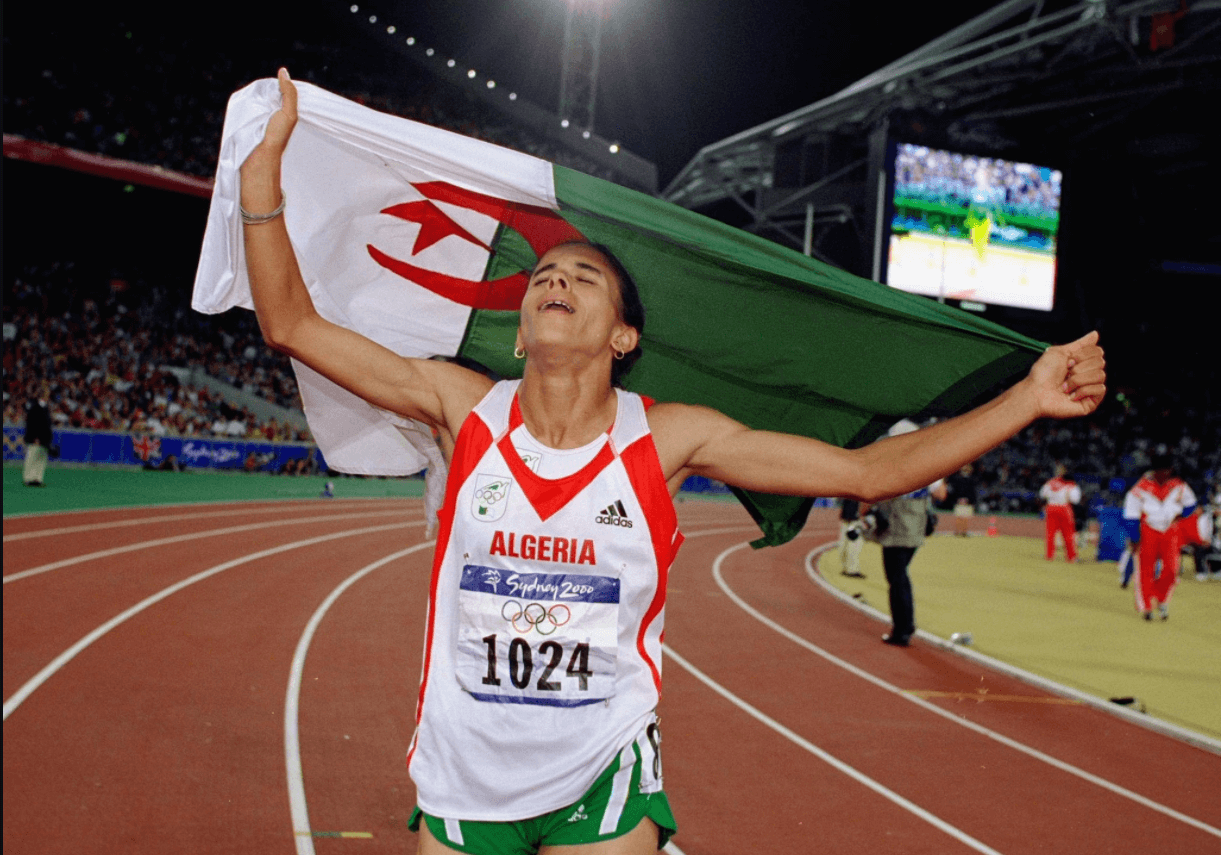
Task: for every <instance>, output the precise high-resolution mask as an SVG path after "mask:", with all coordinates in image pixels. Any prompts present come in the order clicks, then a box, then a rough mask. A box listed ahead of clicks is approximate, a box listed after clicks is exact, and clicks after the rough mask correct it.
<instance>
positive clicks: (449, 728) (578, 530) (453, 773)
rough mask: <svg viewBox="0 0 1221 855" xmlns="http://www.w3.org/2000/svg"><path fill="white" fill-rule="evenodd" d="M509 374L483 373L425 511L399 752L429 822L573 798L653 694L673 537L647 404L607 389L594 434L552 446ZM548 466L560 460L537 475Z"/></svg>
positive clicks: (646, 710)
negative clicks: (488, 386)
mask: <svg viewBox="0 0 1221 855" xmlns="http://www.w3.org/2000/svg"><path fill="white" fill-rule="evenodd" d="M519 385H520V383H519V381H505V382H501V383H498V384H496V386H494V387H493V388H492V390H491V391H490V392H489V393H488V395H487V396H486V397H485V398H484V399H483V400H482V401H481V402H480V403H479V405H478V406H476V407H475V409H474V410H472V411H471V414H470V416H469V417H468V418H467V420H466V421H465V422H464V423H463V425H462V429H461V431H460V433H459V435H458V439H457V442H456V444H455V448H454V455H453V460H452V461H451V462H450V473H449V482H448V485H447V488H446V496H445V504H444V507H443V508H442V510H441V514H440V523H441V526H440V532H439V535H438V538H437V553H436V560H435V562H434V564H433V574H432V586H431V590H430V596H429V616H428V624H427V637H426V639H425V650H424V674H423V679H422V682H421V685H420V701H419V706H418V708H417V711H416V733H415V737H414V739H413V740H412V747H411V750H410V752H409V753H408V768H409V771H410V773H411V777H412V780H413V781H414V782H415V784H416V790H417V801H418V803H419V806H420V809H421V810H423V811H424V812H425V813H427V814H430V815H432V816H436V817H442V818H452V819H464V820H478V821H496V822H504V821H516V820H522V819H528V818H530V817H534V816H538V815H540V814H544V813H548V812H550V811H554V810H558V809H560V808H562V807H565V806H567V805H569V804H572V803H573V802H574V801H576V800H577V799H579V798H580V797H581V795H582V794H583V793H584V792H585V791H586V790H587V789H589V787H590V786H591V785H592V783H593V781H594V779H595V778H596V777H597V776H598V774H599V773H600V772H602V770H604V769H605V768H606V767H607V766H608V765H610V763H611V762H612V760H613V759H614V758H615V757H616V756H617V755H618V754H619V752H620V750H621V749H622V748H623V747H624V746H625V745H627V744H628V743H630V742H631V741H633V740H634V739H635V738H636V737H637V736H638V735H639V734H640V733H641V732H642V731H643V729H644V728H645V727H646V726H647V725H648V723H649V722H650V721H652V720H653V715H654V709H655V707H656V706H657V701H658V698H659V695H660V691H661V635H662V626H663V622H664V621H663V618H664V610H665V593H666V575H667V573H668V571H669V569H670V565H671V564H672V563H673V561H674V556H675V554H676V553H677V551H678V547H679V545H680V544H681V543H682V539H683V538H682V535H681V534H680V533H679V531H678V519H677V516H676V514H675V511H674V503H673V501H672V499H671V496H670V492H669V489H668V488H667V486H666V482H665V478H664V477H663V475H662V471H661V464H660V462H659V461H658V459H657V451H656V448H655V447H654V445H653V439H652V436H651V435H650V433H649V427H648V422H647V421H646V418H645V408H646V407H645V402H644V401H643V400H642V399H641V398H640V396H638V395H634V394H632V393H629V392H624V391H621V390H617V394H618V411H617V414H616V418H615V424H614V426H613V427H612V428H611V430H610V431H609V432H608V434H606V435H604V436H603V437H602V439H601V440H599V441H598V442H596V443H595V444H593V445H591V446H588V447H587V448H586V449H579V450H577V451H575V452H565V451H555V452H552V450H550V449H548V448H547V447H546V446H543V445H542V444H541V443H539V442H538V441H537V440H535V439H533V438H532V437H529V435H528V433H527V432H526V428H525V426H524V425H523V424H522V419H521V412H520V410H519V409H518V404H517V387H518V386H519ZM515 437H516V438H518V440H519V444H520V445H521V446H522V450H519V449H518V447H517V445H515V443H514V438H515ZM552 453H553V454H554V455H555V456H556V457H557V458H563V457H566V458H567V460H566V461H565V460H557V461H549V460H548V458H549V456H550V455H551V454H552ZM574 455H575V458H574ZM557 465H558V467H559V468H560V471H564V470H565V469H569V470H572V471H568V472H567V474H564V475H562V476H561V477H542V476H541V475H539V474H537V473H538V472H544V473H548V474H555V471H556V468H557ZM573 467H575V469H574V468H573Z"/></svg>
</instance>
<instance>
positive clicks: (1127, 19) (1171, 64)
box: [662, 0, 1221, 278]
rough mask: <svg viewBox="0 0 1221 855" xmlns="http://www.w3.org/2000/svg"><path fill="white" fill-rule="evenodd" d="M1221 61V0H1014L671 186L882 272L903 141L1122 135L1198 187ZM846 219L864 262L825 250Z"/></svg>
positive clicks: (1029, 152) (747, 138)
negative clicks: (890, 177) (890, 160)
mask: <svg viewBox="0 0 1221 855" xmlns="http://www.w3.org/2000/svg"><path fill="white" fill-rule="evenodd" d="M883 17H884V16H883ZM1219 69H1221V0H1196V2H1188V1H1187V0H1135V2H1127V3H1124V2H1113V0H1077V2H1072V0H1007V2H1003V3H1000V4H999V5H997V6H995V7H994V8H992V9H991V10H989V11H987V12H985V13H983V14H981V15H979V16H977V17H975V18H973V19H972V20H970V21H967V22H966V23H964V24H962V25H961V26H959V27H957V28H955V29H953V30H951V31H949V32H947V33H945V34H944V35H943V36H941V37H939V38H937V39H934V40H933V41H931V42H929V43H928V44H926V45H924V46H923V47H921V48H919V49H918V50H915V51H913V52H911V53H909V54H907V55H906V56H903V57H901V58H900V59H898V60H896V61H894V62H892V63H890V64H889V65H887V66H885V67H883V68H880V69H878V70H877V71H876V72H874V73H873V74H870V75H868V76H867V77H865V78H863V79H861V80H859V81H857V82H856V83H854V84H852V85H851V86H848V87H847V88H845V89H843V90H842V91H840V92H837V93H835V94H834V95H831V96H830V97H827V98H824V99H822V100H821V101H818V102H815V103H813V104H810V105H808V106H806V107H803V108H801V109H799V110H795V111H793V112H791V113H788V114H786V115H783V116H779V117H777V118H775V119H773V120H771V121H769V122H765V123H764V124H761V125H759V126H757V127H754V128H750V129H749V130H746V131H743V132H741V133H738V134H735V135H733V136H731V137H728V138H726V139H724V140H721V141H719V142H716V143H713V144H711V145H708V146H706V147H704V148H703V149H701V150H700V151H699V153H698V154H697V155H696V156H695V157H694V158H693V159H692V160H691V162H690V163H688V164H687V166H686V167H684V168H683V169H682V170H681V172H680V173H679V174H678V175H677V176H676V177H675V178H674V179H673V181H671V182H670V184H669V186H668V187H666V189H665V190H664V191H663V193H662V195H663V197H664V198H665V199H667V200H669V201H671V202H674V203H677V204H680V205H682V206H684V207H687V208H691V209H697V210H709V209H717V210H718V215H723V214H724V213H725V212H726V211H727V210H728V211H730V212H733V213H732V216H730V217H729V218H728V219H730V221H734V222H735V224H736V225H740V226H742V227H744V228H746V229H748V230H750V231H753V232H755V233H758V234H760V235H763V236H765V237H769V238H771V239H774V240H776V241H777V242H780V243H785V244H788V245H791V246H795V247H796V248H799V249H804V250H805V251H807V252H808V253H810V254H813V255H815V256H819V257H822V258H823V259H824V260H827V261H831V262H832V263H837V264H840V266H848V267H849V268H850V269H851V268H855V269H856V272H858V273H863V274H864V275H869V273H870V272H871V269H872V272H874V275H875V278H876V272H877V270H878V258H879V254H880V251H881V244H880V234H881V228H880V217H881V211H882V198H881V193H882V189H883V188H882V186H881V184H882V171H883V170H884V167H885V164H884V163H883V162H882V161H883V158H884V157H885V153H886V145H887V142H888V141H891V140H903V141H907V142H913V143H920V144H928V145H940V146H941V147H945V148H953V149H956V150H960V151H967V152H972V153H976V154H983V155H991V156H1004V157H1018V158H1022V157H1024V156H1025V157H1034V156H1038V155H1045V156H1050V157H1052V158H1053V159H1055V160H1057V161H1058V162H1060V163H1063V162H1064V160H1065V159H1066V158H1067V159H1070V160H1078V161H1079V160H1080V159H1082V158H1083V157H1085V156H1086V155H1085V152H1088V151H1091V150H1098V149H1100V148H1102V147H1109V148H1116V141H1117V140H1118V141H1119V143H1118V148H1119V149H1120V150H1121V151H1123V152H1124V153H1125V154H1126V156H1128V157H1129V159H1136V160H1138V161H1140V162H1141V163H1142V164H1143V165H1144V166H1145V167H1147V168H1149V169H1151V170H1153V171H1154V172H1155V173H1157V174H1159V175H1161V176H1162V177H1163V179H1164V180H1165V181H1171V182H1175V183H1178V184H1190V183H1191V181H1192V176H1193V175H1197V174H1200V172H1201V171H1208V170H1210V169H1211V170H1215V169H1216V158H1217V155H1216V154H1215V152H1210V151H1209V149H1210V147H1211V146H1210V142H1209V140H1210V135H1214V133H1215V132H1213V131H1211V130H1210V128H1211V126H1213V125H1214V124H1215V116H1216V114H1217V108H1218V106H1221V97H1219V93H1221V74H1219V73H1218V72H1219ZM1211 138H1212V139H1213V141H1214V142H1215V136H1213V137H1211ZM722 218H725V217H724V216H722ZM844 224H848V225H849V226H850V227H851V228H852V229H853V231H854V232H855V242H856V244H857V256H858V257H857V259H856V262H857V263H855V264H854V263H848V264H845V263H844V259H843V258H842V257H841V258H840V259H839V260H836V261H833V260H832V259H830V258H827V257H826V256H825V255H823V253H822V252H821V251H820V244H821V243H822V239H823V238H824V237H825V235H826V233H827V232H828V231H829V230H831V229H834V228H835V227H837V226H838V227H840V228H841V230H842V228H843V226H844ZM852 242H853V241H848V243H852ZM832 243H833V242H832ZM840 249H841V250H842V247H840ZM1214 249H1216V248H1215V247H1214ZM849 254H850V255H851V254H852V253H851V252H850V253H849Z"/></svg>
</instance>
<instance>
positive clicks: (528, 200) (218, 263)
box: [193, 79, 1044, 544]
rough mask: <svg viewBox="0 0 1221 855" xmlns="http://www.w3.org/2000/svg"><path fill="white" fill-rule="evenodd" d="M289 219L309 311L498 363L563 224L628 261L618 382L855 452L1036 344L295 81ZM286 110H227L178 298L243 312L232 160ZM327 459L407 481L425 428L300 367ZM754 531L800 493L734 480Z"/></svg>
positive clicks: (1001, 372)
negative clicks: (764, 490)
mask: <svg viewBox="0 0 1221 855" xmlns="http://www.w3.org/2000/svg"><path fill="white" fill-rule="evenodd" d="M297 87H298V90H299V95H300V97H299V103H298V114H299V117H300V118H299V122H298V124H297V127H296V130H295V131H294V133H293V136H292V139H291V141H290V142H289V145H288V149H287V151H286V152H285V157H284V164H283V173H282V174H283V177H282V181H283V187H284V192H285V194H286V196H287V198H288V207H287V210H286V212H285V215H284V216H285V218H286V225H287V227H288V232H289V235H290V236H291V239H292V242H293V246H294V248H295V250H296V253H297V256H298V258H299V260H300V264H301V270H302V273H303V275H304V277H305V280H306V283H307V284H308V286H309V289H310V293H311V295H312V296H313V299H314V303H315V305H316V306H317V307H318V311H319V312H320V313H321V314H322V315H323V316H324V317H326V318H328V319H330V320H332V321H334V322H336V323H339V324H342V325H343V326H346V327H349V328H351V329H354V330H357V331H359V332H361V333H363V334H364V335H366V336H368V337H369V338H371V339H373V340H375V341H377V342H379V343H381V344H383V345H385V346H386V347H388V348H390V349H391V350H394V351H395V352H397V353H400V354H402V355H404V356H416V357H430V356H462V357H468V358H470V359H473V360H475V361H477V362H479V363H482V364H483V365H485V366H487V367H488V368H489V369H491V370H492V371H493V372H495V373H496V374H499V375H500V376H503V377H516V376H520V372H521V363H520V362H519V361H517V360H515V359H514V358H513V346H514V334H515V331H516V328H517V323H518V319H517V307H518V305H519V303H520V300H521V296H522V294H523V293H524V290H525V284H526V278H527V276H528V272H529V271H530V269H531V268H532V267H533V265H534V263H535V262H536V260H537V259H538V257H539V256H541V255H542V254H543V253H544V252H546V251H547V250H548V249H549V248H550V247H552V246H554V245H556V244H557V243H560V242H562V241H565V240H569V239H572V238H582V237H583V238H586V239H588V240H591V241H594V242H598V243H604V244H606V245H607V246H609V247H610V248H611V249H612V250H614V251H615V253H616V254H617V255H619V257H620V258H621V259H622V261H623V263H624V264H625V265H626V266H627V268H628V270H630V271H631V272H632V275H633V276H634V277H635V279H636V281H637V284H638V286H639V289H640V293H641V297H642V299H643V301H644V304H645V307H646V311H647V316H648V324H647V327H646V333H645V336H644V341H643V349H644V356H643V357H642V358H641V360H640V361H639V362H638V363H637V365H636V366H635V367H634V368H633V369H632V372H631V374H630V375H629V376H628V378H627V380H626V382H625V385H626V386H627V387H628V388H629V389H631V390H633V391H637V392H640V393H642V394H645V395H649V396H651V397H653V398H656V399H658V400H664V401H684V402H688V403H693V404H703V405H707V406H710V407H713V408H715V409H718V410H720V411H721V412H724V413H726V414H727V415H729V416H731V417H733V418H735V419H738V420H739V421H741V422H743V423H745V424H747V425H749V426H751V427H754V428H762V429H768V430H778V431H785V432H788V433H796V434H802V435H805V436H811V437H817V438H819V439H822V440H825V441H827V442H831V443H834V444H836V445H841V446H850V447H853V446H859V445H864V444H866V443H868V442H870V441H872V440H873V439H875V438H877V437H878V436H880V435H881V434H883V433H885V431H886V428H887V427H888V426H889V425H891V424H893V423H894V422H895V421H896V420H897V419H899V418H901V417H904V416H906V417H911V418H922V417H927V416H932V415H948V414H951V413H954V412H957V411H960V410H962V409H964V408H965V407H967V406H969V405H971V404H973V403H976V402H977V401H979V400H982V399H983V398H984V397H986V396H988V395H991V394H994V393H995V392H996V391H997V390H998V389H999V388H1000V387H1001V386H1003V385H1005V384H1008V383H1010V382H1012V381H1013V380H1015V379H1017V378H1018V377H1020V376H1021V375H1023V374H1024V373H1025V372H1026V371H1027V369H1028V368H1029V366H1030V365H1031V364H1032V363H1033V362H1034V360H1035V359H1036V358H1037V356H1038V354H1039V353H1040V352H1041V351H1042V350H1043V348H1044V345H1042V344H1040V343H1039V342H1036V341H1033V340H1031V339H1027V338H1024V337H1022V336H1019V335H1017V334H1015V333H1013V332H1011V331H1009V330H1006V329H1004V328H1002V327H999V326H997V325H995V324H992V323H989V322H987V321H984V320H983V319H981V318H978V317H975V316H972V315H968V314H966V313H964V312H960V311H958V310H956V309H952V308H948V307H946V306H943V305H940V304H937V303H934V302H932V301H929V300H927V299H925V298H922V297H916V296H912V295H909V294H905V293H902V292H899V291H895V290H893V289H891V288H888V287H885V286H883V285H879V284H877V283H875V282H871V281H869V280H865V279H861V278H859V277H857V276H853V275H851V274H849V273H846V272H844V271H842V270H838V269H836V268H834V267H831V266H829V265H827V264H824V263H822V262H819V261H815V260H813V259H810V258H807V257H806V256H804V255H801V254H799V253H797V252H794V251H792V250H789V249H786V248H784V247H781V246H779V245H777V244H775V243H772V242H770V241H767V240H764V239H762V238H759V237H757V236H754V235H751V234H748V233H746V232H743V231H740V230H738V229H734V228H731V227H729V226H726V225H724V224H721V223H718V222H716V221H714V220H711V219H709V218H707V217H704V216H701V215H699V214H695V213H693V212H691V211H688V210H686V209H683V208H680V207H677V206H675V205H672V204H669V203H667V202H663V201H660V200H658V199H655V198H653V197H650V196H647V195H644V194H641V193H638V192H636V191H633V190H628V189H626V188H623V187H620V186H618V185H616V184H612V183H610V182H607V181H603V180H600V179H596V178H591V177H589V176H586V175H583V174H581V173H578V172H574V171H572V170H569V169H565V168H563V167H560V166H554V165H552V164H549V163H547V162H545V161H542V160H539V159H537V158H534V157H531V156H529V155H525V154H521V153H518V152H515V151H511V150H509V149H505V148H501V147H499V146H495V145H492V144H490V143H486V142H483V141H480V140H475V139H471V138H468V137H464V136H461V135H458V134H454V133H451V132H449V131H445V130H441V129H439V128H435V127H431V126H428V125H423V124H419V123H416V122H412V121H408V120H406V119H402V118H398V117H395V116H389V115H386V114H383V113H378V112H376V111H374V110H370V109H368V108H365V107H363V106H361V105H359V104H356V103H354V102H351V101H348V100H346V99H343V98H340V97H338V96H336V95H333V94H331V93H328V92H326V91H324V90H322V89H319V88H317V87H315V86H312V85H310V84H308V83H298V84H297ZM278 108H279V90H278V86H277V83H276V81H275V80H272V79H267V80H259V81H256V82H254V83H252V84H250V85H249V86H247V87H246V88H244V89H242V90H240V91H238V92H237V93H235V94H234V95H233V96H232V98H231V99H230V102H229V107H228V111H227V113H226V116H225V125H224V131H223V136H222V142H221V151H220V164H219V167H218V170H217V176H216V186H215V190H214V193H213V196H212V204H211V209H210V212H209V216H208V223H207V230H206V233H205V236H204V244H203V250H202V255H201V258H200V263H199V269H198V273H197V276H196V280H195V294H194V299H193V306H194V308H195V309H197V310H198V311H201V312H207V313H216V312H223V311H226V310H228V309H230V308H232V307H235V306H242V307H245V308H252V307H253V303H252V302H251V298H250V288H249V283H248V281H247V279H246V273H245V260H244V256H243V246H242V232H241V228H242V226H241V222H240V218H239V216H238V200H239V195H238V170H239V168H240V166H241V164H242V162H243V161H244V160H245V158H246V156H247V155H248V154H249V153H250V152H251V150H253V148H254V147H255V145H257V144H258V142H259V141H260V140H261V139H262V136H263V131H264V128H265V127H266V124H267V120H268V118H269V117H270V116H271V114H272V113H274V112H275V111H276V110H277V109H278ZM294 368H295V370H296V372H297V377H298V381H299V384H300V387H301V394H302V399H303V403H304V406H305V414H306V417H307V419H308V421H309V424H310V427H311V429H312V431H313V433H314V436H315V438H316V439H317V441H318V443H319V446H320V447H321V449H322V452H323V454H324V455H325V457H326V460H327V463H328V464H329V465H330V466H331V467H333V468H335V469H336V470H338V471H347V472H354V473H362V474H370V475H407V474H412V473H415V472H419V471H420V470H421V469H423V468H425V467H429V466H432V467H433V469H435V468H436V467H435V462H434V463H432V464H430V462H429V458H428V456H427V455H428V454H433V455H434V461H435V450H434V449H432V448H431V445H430V443H429V441H428V435H427V431H424V432H421V431H419V430H418V429H416V430H414V431H413V430H412V426H411V425H410V424H409V423H408V422H407V421H406V420H404V419H401V418H398V419H396V418H393V417H388V415H387V414H386V413H384V412H382V411H379V410H377V409H376V408H374V407H373V406H371V405H369V404H367V403H365V402H364V401H361V400H360V399H358V398H356V397H355V396H354V395H352V394H351V393H349V392H347V391H345V390H343V389H340V388H338V387H337V386H335V385H334V384H332V383H331V382H330V381H328V380H326V379H325V378H323V377H321V376H320V375H318V374H317V373H315V372H313V371H311V370H310V369H308V368H306V367H305V366H303V365H300V364H298V363H294ZM735 492H737V494H738V497H739V498H740V499H741V500H742V501H743V503H744V504H745V506H746V508H747V509H748V510H749V511H750V512H751V514H752V516H753V517H754V518H755V520H756V521H757V522H758V523H759V525H760V528H761V529H762V530H763V533H764V537H763V538H762V539H761V540H760V541H758V543H759V544H763V543H782V542H784V541H786V540H788V539H789V538H791V537H793V536H794V535H796V533H797V532H798V531H799V530H800V529H801V526H802V525H803V524H804V522H805V518H806V515H807V513H808V511H809V508H810V506H811V504H812V499H811V498H793V497H779V496H765V495H760V494H755V493H749V492H746V491H735Z"/></svg>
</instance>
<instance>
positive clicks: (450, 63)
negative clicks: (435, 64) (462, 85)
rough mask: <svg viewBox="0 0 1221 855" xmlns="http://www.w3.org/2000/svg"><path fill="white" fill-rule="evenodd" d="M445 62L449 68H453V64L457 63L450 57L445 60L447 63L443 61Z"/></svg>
mask: <svg viewBox="0 0 1221 855" xmlns="http://www.w3.org/2000/svg"><path fill="white" fill-rule="evenodd" d="M445 64H446V65H448V66H449V67H450V68H453V67H454V66H455V65H457V64H458V63H457V62H456V61H454V60H452V59H451V60H450V61H449V62H447V63H445Z"/></svg>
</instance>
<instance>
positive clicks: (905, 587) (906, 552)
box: [882, 546, 916, 638]
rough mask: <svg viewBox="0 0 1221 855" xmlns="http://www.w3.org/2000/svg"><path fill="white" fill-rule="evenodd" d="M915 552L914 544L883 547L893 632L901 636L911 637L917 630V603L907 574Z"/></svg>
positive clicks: (883, 561) (883, 563)
mask: <svg viewBox="0 0 1221 855" xmlns="http://www.w3.org/2000/svg"><path fill="white" fill-rule="evenodd" d="M915 554H916V547H914V546H883V547H882V568H883V569H884V570H885V571H886V584H887V585H889V586H890V621H891V623H892V624H893V625H894V629H893V630H892V631H891V632H892V634H893V635H895V636H897V637H900V638H910V637H911V636H912V635H914V634H915V632H916V604H915V601H914V600H913V598H912V581H911V578H910V577H909V576H908V575H907V566H908V565H909V564H911V563H912V556H914V555H915Z"/></svg>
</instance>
